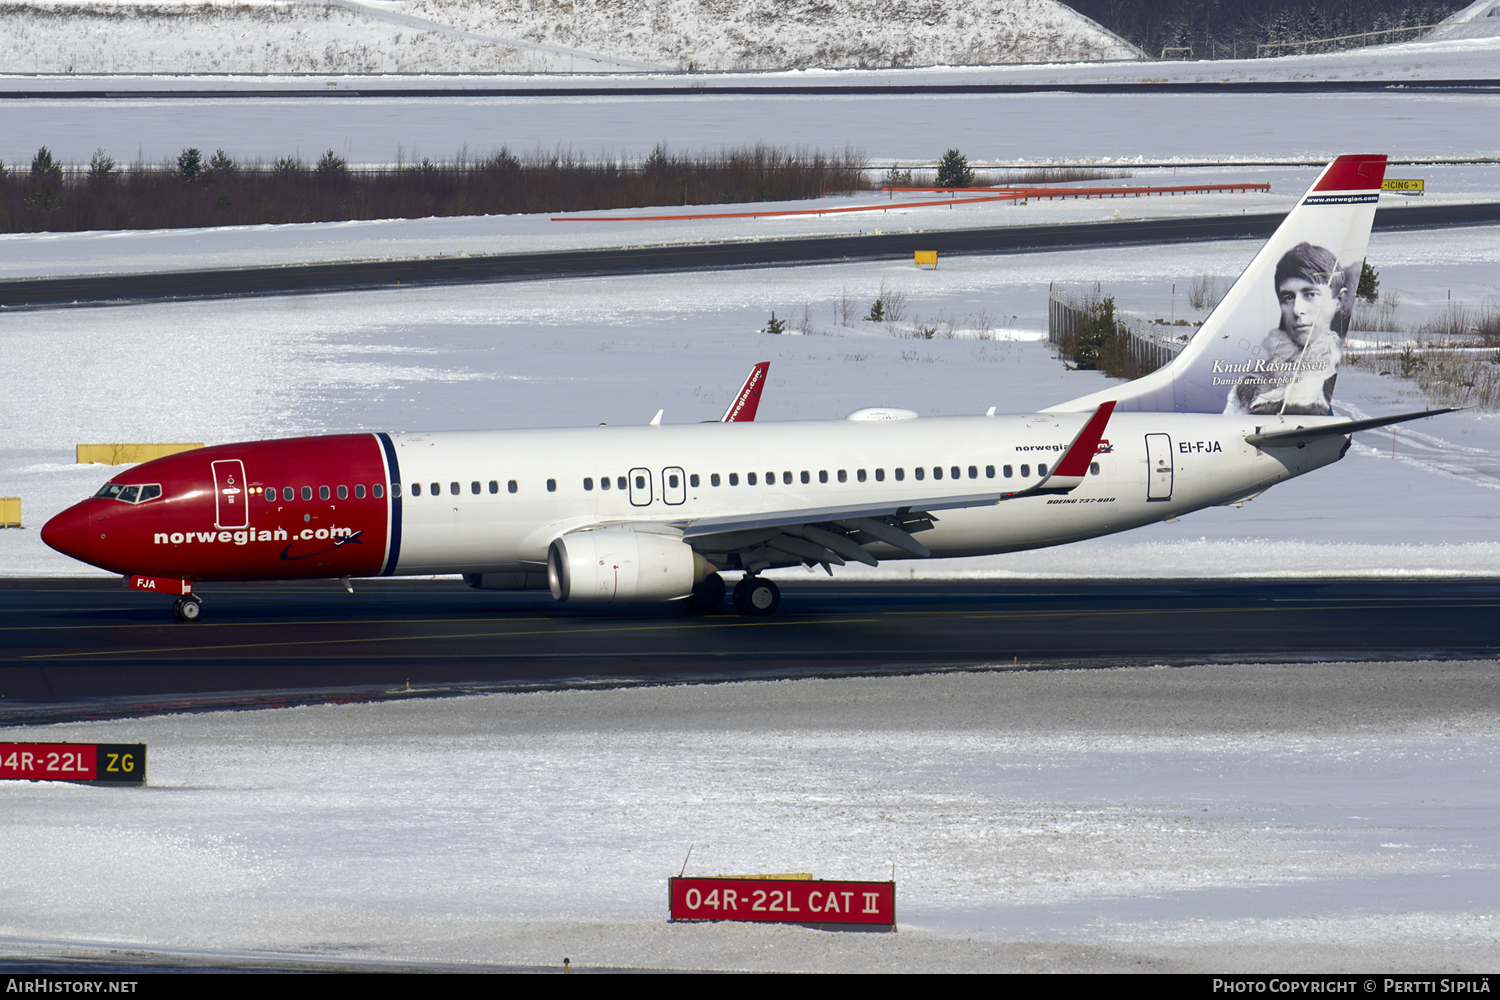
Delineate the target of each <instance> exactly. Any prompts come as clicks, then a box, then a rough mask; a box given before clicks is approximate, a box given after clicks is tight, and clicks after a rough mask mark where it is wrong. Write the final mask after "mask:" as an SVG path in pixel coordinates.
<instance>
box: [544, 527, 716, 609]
mask: <svg viewBox="0 0 1500 1000" xmlns="http://www.w3.org/2000/svg"><path fill="white" fill-rule="evenodd" d="M712 572H714V567H713V566H711V565H709V563H707V562H706V561H705V560H704V559H703V557H702V556H700V555H699V554H698V553H696V552H694V551H693V549H692V547H691V546H690V545H688V543H687V542H684V541H683V540H682V538H681V536H679V535H663V534H657V533H655V532H650V531H636V530H634V529H631V528H599V529H597V530H595V531H570V532H568V533H567V534H566V535H563V536H562V537H561V538H559V539H557V540H556V541H554V542H553V543H552V546H551V548H549V549H548V550H547V583H548V585H549V586H550V588H551V590H552V596H553V597H555V598H556V599H557V600H559V601H571V602H574V603H592V604H609V603H611V602H616V601H618V602H626V601H675V600H679V599H681V598H684V597H687V596H688V595H689V594H690V593H692V591H693V584H695V583H697V582H698V581H700V580H702V579H704V578H705V577H707V576H708V575H709V574H710V573H712Z"/></svg>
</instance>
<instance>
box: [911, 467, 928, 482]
mask: <svg viewBox="0 0 1500 1000" xmlns="http://www.w3.org/2000/svg"><path fill="white" fill-rule="evenodd" d="M911 474H912V475H914V476H916V477H917V478H918V479H925V478H926V477H927V470H926V469H924V468H922V467H921V466H920V465H919V466H917V467H916V468H915V469H913V470H911Z"/></svg>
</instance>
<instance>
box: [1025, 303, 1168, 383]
mask: <svg viewBox="0 0 1500 1000" xmlns="http://www.w3.org/2000/svg"><path fill="white" fill-rule="evenodd" d="M1101 301H1102V298H1101V297H1100V294H1099V288H1098V286H1097V285H1096V286H1094V287H1093V288H1092V289H1088V290H1082V289H1076V290H1070V289H1068V288H1065V287H1062V286H1059V285H1058V284H1057V283H1056V282H1054V283H1052V284H1051V285H1049V286H1048V287H1047V339H1048V340H1049V341H1050V342H1052V343H1054V344H1068V343H1071V342H1073V340H1075V339H1076V338H1077V336H1078V332H1079V330H1080V328H1081V327H1082V325H1083V321H1084V320H1085V319H1087V318H1088V317H1089V316H1091V315H1093V314H1094V313H1095V312H1096V311H1097V310H1098V308H1099V304H1100V302H1101ZM1114 321H1115V335H1116V337H1119V338H1123V340H1124V345H1123V346H1124V349H1125V354H1126V356H1127V357H1129V358H1130V359H1131V360H1133V361H1134V362H1135V363H1136V364H1137V365H1139V366H1140V370H1141V372H1142V374H1145V373H1148V372H1154V371H1156V369H1158V368H1160V367H1162V366H1163V365H1167V364H1171V362H1172V359H1173V358H1175V357H1176V356H1177V352H1178V351H1181V350H1182V348H1183V346H1184V345H1183V344H1182V342H1180V341H1178V340H1176V339H1174V334H1170V333H1167V332H1165V331H1169V330H1170V331H1178V330H1181V329H1183V328H1182V327H1172V326H1166V327H1158V326H1156V325H1155V324H1152V323H1143V322H1142V321H1140V320H1138V319H1136V318H1134V317H1133V316H1121V315H1120V314H1119V313H1116V314H1115V317H1114ZM1189 329H1190V330H1193V331H1196V329H1197V327H1190V328H1189ZM1158 331H1162V332H1158Z"/></svg>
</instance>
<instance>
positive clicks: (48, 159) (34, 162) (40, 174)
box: [31, 146, 62, 184]
mask: <svg viewBox="0 0 1500 1000" xmlns="http://www.w3.org/2000/svg"><path fill="white" fill-rule="evenodd" d="M31 177H32V180H36V181H41V182H43V183H49V182H50V183H53V184H57V183H61V181H62V164H61V163H58V162H57V161H56V160H54V159H53V158H52V150H50V149H48V148H47V147H46V146H43V147H42V148H41V149H39V150H37V151H36V155H35V156H33V157H32V158H31Z"/></svg>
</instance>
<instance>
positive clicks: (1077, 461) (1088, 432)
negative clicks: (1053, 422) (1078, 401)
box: [1028, 400, 1115, 493]
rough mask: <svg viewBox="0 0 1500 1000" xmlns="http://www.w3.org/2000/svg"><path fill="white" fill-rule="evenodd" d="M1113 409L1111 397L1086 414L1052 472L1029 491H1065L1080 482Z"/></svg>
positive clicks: (1092, 458)
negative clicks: (1081, 426) (1090, 413)
mask: <svg viewBox="0 0 1500 1000" xmlns="http://www.w3.org/2000/svg"><path fill="white" fill-rule="evenodd" d="M1114 411H1115V401H1114V400H1109V401H1108V402H1104V403H1100V404H1099V409H1097V410H1095V411H1094V415H1093V416H1092V417H1089V420H1088V423H1086V424H1084V425H1083V430H1081V431H1079V432H1078V434H1077V436H1076V437H1074V438H1073V443H1072V444H1070V445H1068V450H1067V451H1065V452H1063V456H1062V458H1060V459H1058V460H1057V464H1056V465H1054V466H1053V467H1052V474H1051V475H1050V476H1048V477H1047V478H1046V479H1044V480H1042V481H1041V483H1039V484H1038V485H1037V487H1036V489H1035V490H1033V491H1028V492H1036V493H1067V492H1069V491H1071V490H1072V489H1074V488H1075V487H1076V486H1078V484H1079V483H1081V482H1083V477H1084V476H1086V475H1088V473H1089V465H1090V464H1091V463H1092V462H1093V461H1094V456H1096V455H1097V454H1098V453H1099V442H1100V441H1102V440H1104V428H1105V426H1106V425H1107V424H1108V423H1109V416H1110V414H1111V413H1114Z"/></svg>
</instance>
